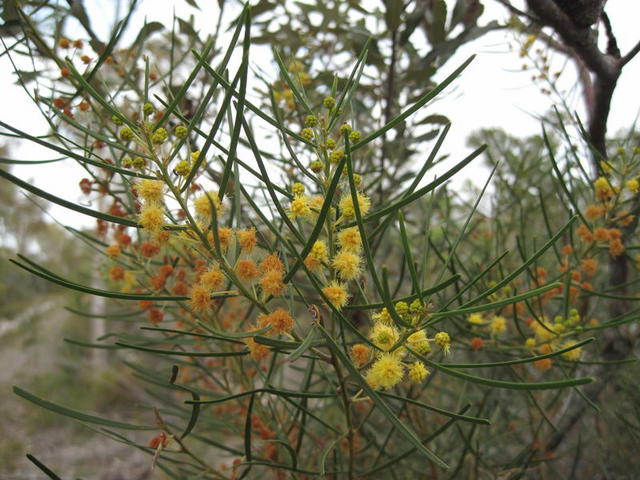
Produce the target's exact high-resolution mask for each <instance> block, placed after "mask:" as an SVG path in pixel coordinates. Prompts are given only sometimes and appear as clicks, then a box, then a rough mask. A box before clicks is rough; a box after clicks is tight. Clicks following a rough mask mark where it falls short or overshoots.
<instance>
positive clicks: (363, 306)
mask: <svg viewBox="0 0 640 480" xmlns="http://www.w3.org/2000/svg"><path fill="white" fill-rule="evenodd" d="M459 279H460V275H454V276H453V277H451V278H448V279H447V280H445V281H444V282H442V283H439V284H438V285H434V286H433V287H431V288H427V289H426V290H422V292H420V294H421V295H422V296H423V297H426V296H427V295H431V294H433V293H436V292H439V291H440V290H444V289H445V288H447V287H448V286H449V285H452V284H453V283H455V282H456V281H457V280H459ZM416 298H419V295H418V294H412V295H408V296H406V297H400V298H395V299H394V300H393V302H394V303H397V302H407V303H411V302H412V301H414V300H415V299H416ZM382 307H384V303H382V302H378V303H366V304H359V305H346V306H345V307H344V310H376V309H380V308H382Z"/></svg>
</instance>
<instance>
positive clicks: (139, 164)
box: [132, 157, 147, 170]
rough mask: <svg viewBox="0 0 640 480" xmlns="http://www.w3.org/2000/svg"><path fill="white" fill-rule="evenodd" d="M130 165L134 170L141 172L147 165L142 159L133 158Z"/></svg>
mask: <svg viewBox="0 0 640 480" xmlns="http://www.w3.org/2000/svg"><path fill="white" fill-rule="evenodd" d="M132 165H133V166H134V168H137V169H139V170H141V169H143V168H144V167H145V166H146V165H147V161H146V160H145V159H144V158H142V157H135V158H134V159H133V160H132Z"/></svg>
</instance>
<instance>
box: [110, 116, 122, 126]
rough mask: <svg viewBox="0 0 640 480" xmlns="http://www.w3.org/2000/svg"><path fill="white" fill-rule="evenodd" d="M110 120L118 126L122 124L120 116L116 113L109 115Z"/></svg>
mask: <svg viewBox="0 0 640 480" xmlns="http://www.w3.org/2000/svg"><path fill="white" fill-rule="evenodd" d="M111 121H112V122H113V123H115V124H116V125H118V126H120V125H122V124H123V122H122V120H120V117H119V116H117V115H114V116H112V117H111Z"/></svg>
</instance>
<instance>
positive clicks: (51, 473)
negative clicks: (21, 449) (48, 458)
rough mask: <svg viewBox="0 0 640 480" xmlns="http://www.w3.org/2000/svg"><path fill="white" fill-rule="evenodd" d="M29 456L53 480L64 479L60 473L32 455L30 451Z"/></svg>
mask: <svg viewBox="0 0 640 480" xmlns="http://www.w3.org/2000/svg"><path fill="white" fill-rule="evenodd" d="M27 458H28V459H29V461H30V462H31V463H33V464H34V465H35V466H36V467H38V468H39V469H40V470H42V472H43V473H44V474H46V475H47V477H49V478H50V479H51V480H62V479H61V478H60V477H59V476H58V475H56V474H55V473H53V471H52V470H51V469H49V468H48V467H47V466H46V465H45V464H44V463H42V462H41V461H40V460H38V459H37V458H36V457H34V456H33V455H31V454H30V453H27Z"/></svg>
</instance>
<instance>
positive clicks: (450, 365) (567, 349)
mask: <svg viewBox="0 0 640 480" xmlns="http://www.w3.org/2000/svg"><path fill="white" fill-rule="evenodd" d="M594 340H595V338H594V337H590V338H587V339H585V340H582V341H581V342H576V343H575V344H574V345H571V346H570V347H565V348H561V349H560V350H556V351H554V352H551V353H546V354H544V355H536V356H533V357H527V358H518V359H516V360H505V361H503V362H490V363H441V364H440V365H444V366H445V367H447V368H483V367H505V366H508V365H517V364H520V363H531V362H537V361H538V360H543V359H545V358H551V357H557V356H558V355H562V354H563V353H567V352H570V351H571V350H575V349H576V348H580V347H582V346H583V345H586V344H587V343H591V342H593V341H594Z"/></svg>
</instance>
